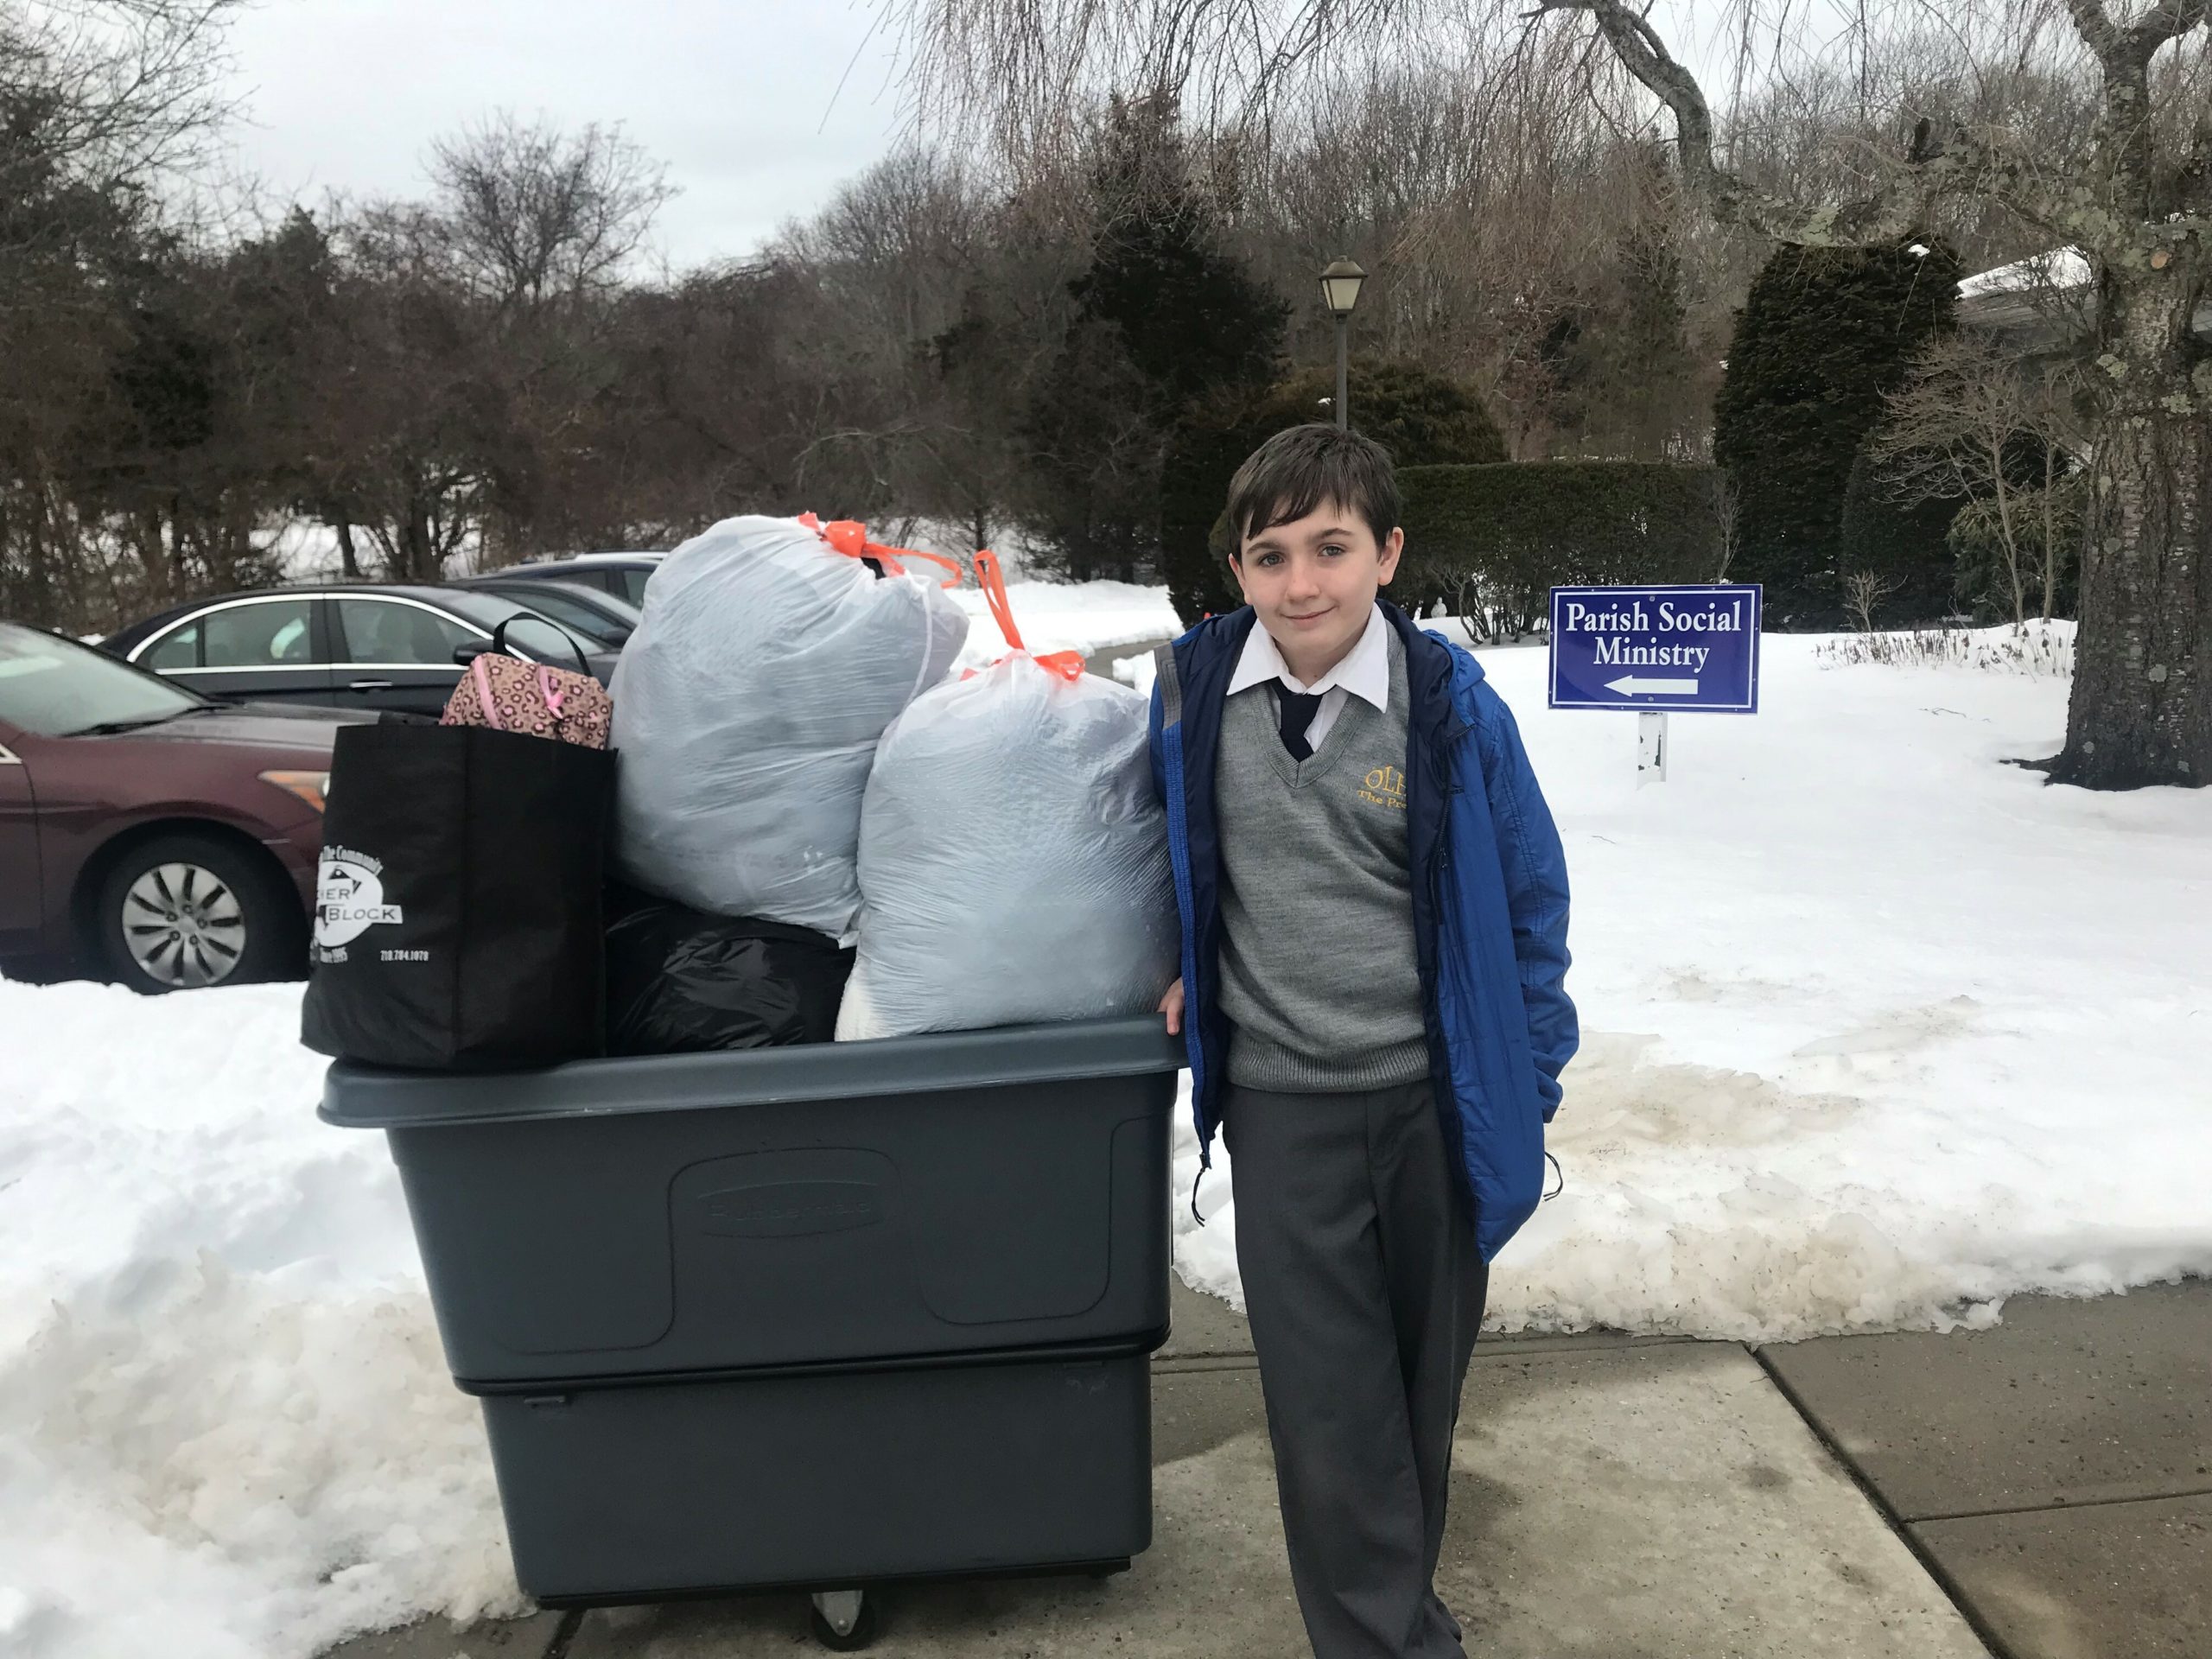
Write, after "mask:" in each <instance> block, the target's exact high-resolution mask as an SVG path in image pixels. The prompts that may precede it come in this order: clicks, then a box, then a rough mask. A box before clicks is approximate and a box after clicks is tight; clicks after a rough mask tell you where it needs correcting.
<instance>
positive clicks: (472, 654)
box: [453, 639, 492, 668]
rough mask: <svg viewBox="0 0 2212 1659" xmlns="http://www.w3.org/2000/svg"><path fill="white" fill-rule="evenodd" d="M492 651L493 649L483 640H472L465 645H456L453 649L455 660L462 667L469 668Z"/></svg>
mask: <svg viewBox="0 0 2212 1659" xmlns="http://www.w3.org/2000/svg"><path fill="white" fill-rule="evenodd" d="M491 649H492V647H491V646H489V645H486V644H485V643H484V642H483V641H482V640H480V639H472V640H470V641H469V642H468V643H467V645H455V646H454V648H453V659H454V662H456V663H458V664H460V665H461V667H463V668H467V666H468V665H469V664H471V663H473V662H474V661H475V660H476V659H477V658H479V657H481V656H482V655H483V654H484V653H485V652H487V651H489V650H491Z"/></svg>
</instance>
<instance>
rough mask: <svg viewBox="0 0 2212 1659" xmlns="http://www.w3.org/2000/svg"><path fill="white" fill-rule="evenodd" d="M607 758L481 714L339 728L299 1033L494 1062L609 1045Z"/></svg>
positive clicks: (380, 1053)
mask: <svg viewBox="0 0 2212 1659" xmlns="http://www.w3.org/2000/svg"><path fill="white" fill-rule="evenodd" d="M613 789H614V756H613V753H611V752H609V751H607V750H605V749H592V748H586V747H582V746H581V745H579V744H575V743H560V742H555V741H552V740H551V739H549V738H543V737H531V736H527V735H524V734H520V733H515V732H499V731H493V730H491V729H490V728H486V727H480V726H437V725H427V724H419V725H418V724H413V723H409V724H382V725H375V726H347V727H344V728H340V731H339V733H338V738H337V743H336V746H335V748H334V752H333V753H332V757H331V768H330V792H329V798H328V802H327V808H326V810H325V812H324V815H323V849H322V867H321V878H320V880H319V882H318V891H317V893H316V902H315V935H314V939H313V941H312V944H310V947H309V950H308V960H309V969H308V989H307V999H306V1002H305V1004H304V1007H303V1009H302V1020H301V1027H302V1029H301V1039H302V1041H304V1042H305V1043H306V1044H307V1046H308V1047H309V1048H312V1049H315V1050H316V1051H318V1052H321V1053H324V1054H334V1055H340V1056H343V1057H344V1058H347V1059H353V1060H365V1061H367V1062H369V1063H371V1064H372V1065H393V1066H407V1067H413V1068H416V1069H421V1070H432V1071H444V1070H476V1071H491V1070H499V1069H505V1068H520V1067H529V1066H538V1065H555V1064H556V1063H558V1062H560V1061H563V1060H571V1059H581V1058H588V1057H590V1056H593V1055H596V1054H599V1053H601V1052H603V1051H604V1047H605V1043H604V1037H603V1033H604V1030H605V1018H606V1015H605V1002H604V994H603V989H602V985H603V969H602V965H601V964H602V941H603V916H602V912H603V908H604V899H603V895H602V888H601V883H602V881H603V880H604V875H603V871H604V866H605V861H606V850H607V824H608V819H609V813H610V810H611V806H612V802H613Z"/></svg>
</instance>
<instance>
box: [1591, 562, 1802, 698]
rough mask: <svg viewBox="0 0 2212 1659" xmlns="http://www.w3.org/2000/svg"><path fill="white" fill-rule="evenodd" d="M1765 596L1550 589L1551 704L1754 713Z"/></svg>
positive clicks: (1726, 586)
mask: <svg viewBox="0 0 2212 1659" xmlns="http://www.w3.org/2000/svg"><path fill="white" fill-rule="evenodd" d="M1759 591H1760V590H1759V587H1758V583H1757V582H1741V583H1722V584H1717V585H1713V586H1705V587H1676V588H1553V589H1552V695H1551V706H1552V707H1553V708H1554V709H1642V710H1648V711H1650V712H1654V713H1665V712H1668V711H1670V710H1673V709H1683V710H1686V711H1689V712H1693V713H1697V714H1706V715H1755V714H1757V713H1758V711H1759Z"/></svg>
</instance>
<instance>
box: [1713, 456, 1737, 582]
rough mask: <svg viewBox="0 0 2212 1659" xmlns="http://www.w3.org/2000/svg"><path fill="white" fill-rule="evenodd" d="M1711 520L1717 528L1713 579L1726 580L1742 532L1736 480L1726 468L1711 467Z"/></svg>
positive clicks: (1717, 580) (1734, 560) (1734, 559)
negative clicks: (1716, 559)
mask: <svg viewBox="0 0 2212 1659" xmlns="http://www.w3.org/2000/svg"><path fill="white" fill-rule="evenodd" d="M1713 524H1714V525H1715V526H1716V527H1717V528H1718V529H1719V537H1717V540H1718V543H1719V545H1718V548H1717V551H1718V552H1719V555H1720V556H1719V560H1718V561H1717V563H1715V566H1714V569H1713V581H1715V582H1726V581H1727V580H1728V567H1729V566H1730V565H1732V564H1733V563H1735V562H1736V548H1737V543H1738V538H1739V537H1741V536H1742V534H1743V504H1742V499H1741V498H1740V497H1739V496H1738V494H1737V493H1736V481H1735V480H1733V479H1732V478H1731V477H1729V476H1728V471H1727V468H1726V467H1714V468H1713Z"/></svg>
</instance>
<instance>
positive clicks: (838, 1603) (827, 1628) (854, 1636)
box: [813, 1590, 875, 1653]
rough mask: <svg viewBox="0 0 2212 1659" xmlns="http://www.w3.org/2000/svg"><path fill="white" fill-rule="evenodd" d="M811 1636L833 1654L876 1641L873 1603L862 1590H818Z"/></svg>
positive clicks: (858, 1649) (853, 1650)
mask: <svg viewBox="0 0 2212 1659" xmlns="http://www.w3.org/2000/svg"><path fill="white" fill-rule="evenodd" d="M813 1602H814V1609H813V1624H814V1639H815V1640H816V1641H817V1642H819V1643H821V1644H822V1645H823V1647H825V1648H828V1649H831V1650H832V1651H833V1652H836V1653H857V1652H859V1651H860V1649H862V1648H864V1647H866V1646H868V1643H871V1642H873V1641H874V1640H875V1604H874V1602H872V1601H870V1600H869V1599H868V1592H866V1591H864V1590H818V1591H817V1592H815V1593H814V1596H813Z"/></svg>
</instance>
